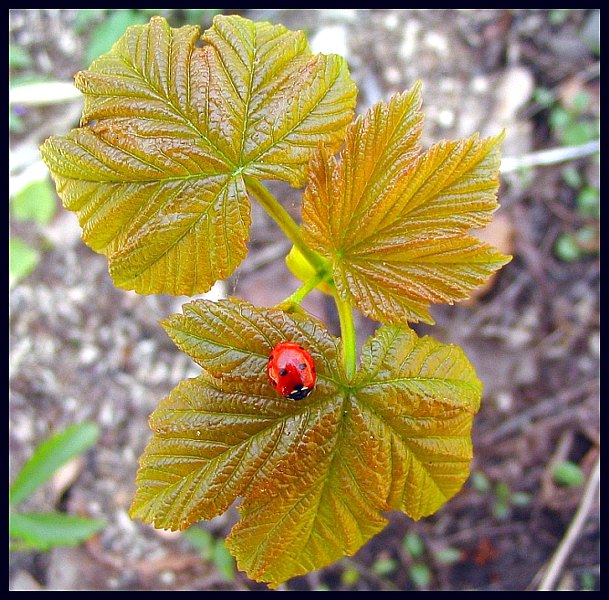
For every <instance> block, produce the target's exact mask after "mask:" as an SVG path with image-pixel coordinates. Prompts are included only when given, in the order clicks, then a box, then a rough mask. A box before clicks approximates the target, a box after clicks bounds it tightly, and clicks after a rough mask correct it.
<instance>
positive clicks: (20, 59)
mask: <svg viewBox="0 0 609 600" xmlns="http://www.w3.org/2000/svg"><path fill="white" fill-rule="evenodd" d="M33 64H34V61H32V57H31V56H30V53H29V52H28V51H27V49H26V48H24V47H23V46H17V45H15V44H10V45H9V47H8V66H9V67H10V68H11V69H26V68H28V67H31V66H32V65H33Z"/></svg>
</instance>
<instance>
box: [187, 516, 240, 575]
mask: <svg viewBox="0 0 609 600" xmlns="http://www.w3.org/2000/svg"><path fill="white" fill-rule="evenodd" d="M184 536H185V537H186V539H188V541H189V542H190V543H191V544H192V545H193V546H194V547H195V548H196V549H197V550H198V551H199V553H200V554H201V558H202V559H203V560H204V561H206V562H211V563H213V564H214V565H215V567H216V570H217V571H218V573H220V575H222V577H223V578H224V579H226V580H227V581H232V580H234V579H235V559H234V558H233V557H232V555H231V554H230V552H229V551H228V549H227V548H226V544H225V543H224V541H223V540H219V539H217V538H215V537H214V536H213V535H212V534H211V533H210V532H209V531H207V529H203V528H202V527H197V526H196V525H193V526H192V527H189V528H188V529H187V530H186V531H184Z"/></svg>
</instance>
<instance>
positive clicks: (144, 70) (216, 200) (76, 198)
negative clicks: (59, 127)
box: [40, 15, 357, 295]
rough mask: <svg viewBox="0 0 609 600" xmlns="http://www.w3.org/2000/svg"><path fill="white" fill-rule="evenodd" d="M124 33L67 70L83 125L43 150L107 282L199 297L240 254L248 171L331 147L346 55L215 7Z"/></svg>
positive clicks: (342, 101) (278, 167)
mask: <svg viewBox="0 0 609 600" xmlns="http://www.w3.org/2000/svg"><path fill="white" fill-rule="evenodd" d="M202 39H203V42H204V43H205V45H204V46H203V47H198V42H199V27H198V26H184V27H181V28H179V29H173V28H171V27H169V25H168V24H167V21H165V19H163V18H162V17H153V18H152V19H151V21H150V23H149V24H147V25H135V26H132V27H129V28H128V29H127V31H126V33H125V34H124V35H123V37H122V38H121V39H120V40H119V41H118V42H117V43H116V44H115V45H114V47H113V48H112V50H111V51H110V52H108V53H107V54H104V55H103V56H101V57H100V58H98V59H96V60H95V61H93V63H92V64H91V67H90V68H89V70H87V71H82V72H80V73H77V75H76V86H77V87H78V89H79V90H80V91H82V92H83V94H84V109H83V114H82V119H81V127H79V128H78V129H74V130H72V131H71V132H70V133H69V134H68V135H66V136H55V137H51V138H49V139H48V140H47V141H46V142H45V143H44V144H43V145H42V147H41V149H40V151H41V154H42V158H43V160H44V161H45V163H46V164H47V166H48V167H49V169H50V171H51V175H52V176H53V179H54V180H55V183H56V186H57V191H58V193H59V195H60V197H61V199H62V201H63V204H64V206H65V207H66V208H67V209H69V210H72V211H74V212H76V214H77V216H78V219H79V222H80V225H81V226H82V229H83V240H84V241H85V243H86V244H87V245H89V246H90V247H91V248H92V249H93V250H95V251H96V252H100V253H103V254H105V255H106V256H107V257H108V263H109V271H110V275H111V276H112V279H113V280H114V283H115V284H116V285H117V286H119V287H122V288H126V289H134V290H136V291H137V292H140V293H146V294H151V293H169V294H175V295H180V294H186V295H192V294H196V293H201V292H206V291H207V290H209V289H210V288H211V286H212V285H213V283H214V282H215V281H216V280H217V279H223V278H226V277H228V276H229V275H231V273H232V272H233V271H234V270H235V268H236V267H237V266H238V265H239V264H240V263H241V261H242V260H243V258H244V257H245V255H246V252H247V246H246V244H247V240H248V234H249V231H248V230H249V225H250V206H249V199H248V194H247V189H246V184H245V180H244V178H245V177H246V176H250V177H256V178H265V179H280V180H283V181H287V182H288V183H290V184H291V185H293V186H297V187H299V186H301V185H303V184H304V181H305V168H306V164H307V162H308V161H309V159H310V157H311V155H312V153H313V151H314V148H315V145H316V144H317V143H319V142H322V143H324V144H327V145H328V146H329V147H333V148H335V149H338V146H340V144H341V143H342V140H343V136H344V131H345V127H346V126H347V124H348V123H349V122H350V121H351V119H352V118H353V107H354V106H355V96H356V92H357V90H356V88H355V84H354V83H353V81H352V80H351V78H350V77H349V72H348V69H347V65H346V62H345V60H344V59H343V58H342V57H340V56H337V55H328V56H325V55H321V54H318V55H313V54H312V52H311V50H310V49H309V46H308V43H307V41H306V38H305V35H304V33H303V32H302V31H300V32H293V31H289V30H288V29H286V28H285V27H283V26H282V25H271V24H269V23H253V22H252V21H249V20H248V19H244V18H242V17H239V16H236V15H231V16H224V15H218V16H216V17H215V18H214V23H213V26H212V27H211V28H210V29H209V30H207V31H206V32H205V34H204V35H203V38H202Z"/></svg>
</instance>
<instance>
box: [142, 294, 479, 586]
mask: <svg viewBox="0 0 609 600" xmlns="http://www.w3.org/2000/svg"><path fill="white" fill-rule="evenodd" d="M164 325H165V328H166V330H167V331H168V333H169V334H170V335H171V337H172V339H173V340H174V341H175V342H176V343H177V344H178V346H179V347H180V348H181V349H183V350H184V351H185V352H187V353H188V354H189V355H190V356H191V357H192V358H193V359H195V360H196V361H197V362H198V363H199V364H200V365H201V366H202V367H203V372H202V374H201V375H200V376H199V377H197V378H196V379H191V380H187V381H184V382H182V383H181V384H180V385H178V387H177V388H176V389H175V390H173V391H172V392H171V393H170V394H169V396H168V397H167V398H165V399H164V400H163V402H162V403H161V405H160V406H159V408H158V409H157V410H156V411H155V412H154V413H153V415H152V417H151V419H150V426H151V428H152V430H153V437H152V439H151V441H150V442H149V444H148V446H147V448H146V450H145V452H144V455H143V456H142V458H141V461H140V463H141V465H140V469H139V471H138V476H137V486H138V489H137V493H136V496H135V498H134V501H133V504H132V507H131V515H132V516H133V517H138V518H141V519H143V520H144V521H146V522H149V523H153V524H154V525H155V526H157V527H162V528H168V529H184V528H186V527H188V526H189V525H191V524H192V523H194V522H196V521H197V520H199V519H210V518H212V517H214V516H216V515H218V514H221V513H222V512H224V511H225V510H226V509H227V508H228V507H229V506H230V505H231V504H232V503H233V502H235V501H236V500H238V499H242V502H241V504H240V505H239V510H240V512H241V520H240V522H239V523H238V524H237V525H236V526H235V528H234V529H233V531H232V532H231V535H230V536H229V538H228V540H227V543H228V547H229V549H230V550H231V552H232V553H233V554H234V555H235V557H236V559H237V564H238V566H239V568H240V569H242V570H245V572H246V573H247V574H248V576H249V577H251V578H253V579H256V580H259V581H265V582H268V583H269V584H271V585H272V586H276V585H277V584H279V583H280V582H282V581H285V580H287V579H289V578H291V577H294V576H296V575H301V574H304V573H307V572H309V571H312V570H315V569H319V568H321V567H324V566H326V565H328V564H330V563H332V562H334V561H336V560H338V559H339V558H341V557H343V556H345V555H352V554H354V553H355V552H357V551H358V550H359V548H361V546H362V545H363V544H365V543H366V541H367V540H369V539H370V538H371V537H372V536H373V535H375V534H376V533H377V532H379V531H381V530H382V529H383V527H384V526H385V524H386V520H385V517H384V516H383V512H385V511H387V510H391V509H395V510H400V511H403V512H405V513H406V514H408V515H410V516H411V517H412V518H414V519H419V518H421V517H423V516H426V515H429V514H431V513H433V512H434V511H436V510H437V509H438V508H439V507H440V506H441V505H442V504H443V503H444V502H446V500H448V499H449V498H450V497H452V496H453V495H454V494H455V493H456V492H457V491H458V490H459V489H460V488H461V486H462V485H463V482H464V481H465V479H466V478H467V476H468V474H469V462H470V460H471V450H472V448H471V440H470V429H471V423H472V418H473V415H474V413H475V412H476V411H477V410H478V406H479V402H480V396H481V384H480V382H479V381H478V379H477V378H476V375H475V373H474V370H473V368H472V366H471V365H470V363H469V362H468V361H467V358H466V357H465V356H464V354H463V352H462V351H461V350H460V349H459V348H457V347H455V346H447V345H444V344H440V343H438V342H435V341H433V340H432V339H430V338H427V337H426V338H418V337H417V336H416V334H414V333H413V332H412V331H411V330H409V329H405V328H400V327H397V326H387V327H383V328H381V329H380V330H379V331H378V332H377V334H376V336H375V337H374V338H372V339H371V340H369V341H368V342H367V343H366V344H365V345H364V348H363V350H362V364H361V367H360V370H359V372H358V374H357V376H356V378H355V380H354V381H353V382H349V381H348V379H347V376H346V374H345V373H344V370H343V366H342V361H341V360H340V340H338V339H337V338H334V337H333V336H331V335H330V334H328V332H327V331H326V330H325V329H324V328H323V327H322V326H321V325H320V324H319V323H318V322H317V321H314V320H313V319H311V318H310V317H308V316H295V315H289V314H286V313H283V312H281V311H278V310H269V309H258V308H255V307H254V306H252V305H251V304H249V303H247V302H245V301H242V300H238V299H229V300H226V301H221V302H218V303H213V302H209V301H204V300H199V301H195V302H193V303H190V304H187V305H185V307H184V312H183V314H182V315H174V316H173V317H171V318H170V319H168V320H167V321H166V322H165V323H164ZM290 339H292V340H295V341H297V342H298V343H300V344H302V345H303V346H304V347H305V348H306V349H307V350H308V351H309V352H310V353H311V355H312V356H313V358H314V360H315V363H316V367H317V375H318V380H317V385H316V387H315V389H314V390H313V392H311V393H310V394H309V395H308V396H307V397H306V398H305V399H303V400H301V401H294V400H291V399H289V398H283V397H282V396H280V395H278V394H277V392H276V391H275V390H274V389H273V387H272V386H271V384H270V382H269V381H268V378H267V375H266V363H267V360H268V356H269V354H270V353H271V350H272V348H273V347H274V345H275V344H276V343H278V342H279V341H282V340H290Z"/></svg>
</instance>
